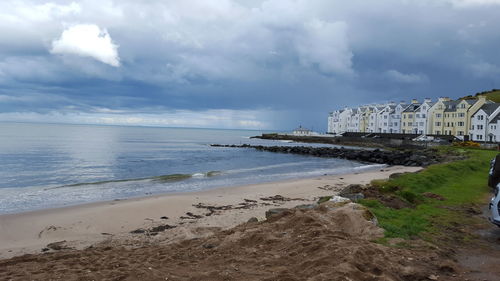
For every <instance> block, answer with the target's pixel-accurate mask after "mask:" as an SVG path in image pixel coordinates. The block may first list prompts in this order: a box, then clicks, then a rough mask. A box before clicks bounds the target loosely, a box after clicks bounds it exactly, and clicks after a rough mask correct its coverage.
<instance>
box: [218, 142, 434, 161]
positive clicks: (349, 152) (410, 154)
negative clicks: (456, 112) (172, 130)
mask: <svg viewBox="0 0 500 281" xmlns="http://www.w3.org/2000/svg"><path fill="white" fill-rule="evenodd" d="M211 146H212V147H230V148H253V149H257V150H260V151H269V152H277V153H291V154H301V155H311V156H316V157H330V158H341V159H347V160H354V161H359V162H369V163H377V164H388V165H404V166H429V165H431V164H436V163H439V162H440V159H439V157H438V154H437V153H436V151H434V150H433V149H420V150H380V149H375V150H362V149H347V148H343V147H341V148H337V147H309V146H262V145H248V144H243V145H221V144H212V145H211Z"/></svg>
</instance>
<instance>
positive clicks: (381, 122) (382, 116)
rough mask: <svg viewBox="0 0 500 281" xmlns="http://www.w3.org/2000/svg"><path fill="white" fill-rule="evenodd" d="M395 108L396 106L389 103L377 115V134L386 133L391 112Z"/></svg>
mask: <svg viewBox="0 0 500 281" xmlns="http://www.w3.org/2000/svg"><path fill="white" fill-rule="evenodd" d="M395 107H396V105H394V104H392V103H390V104H387V105H386V106H385V107H384V108H383V109H382V110H380V111H379V112H378V114H377V133H388V132H389V123H390V119H391V112H392V110H393V109H394V108H395Z"/></svg>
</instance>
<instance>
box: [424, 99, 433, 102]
mask: <svg viewBox="0 0 500 281" xmlns="http://www.w3.org/2000/svg"><path fill="white" fill-rule="evenodd" d="M424 102H432V100H431V99H430V98H425V99H424Z"/></svg>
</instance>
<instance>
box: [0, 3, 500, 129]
mask: <svg viewBox="0 0 500 281" xmlns="http://www.w3.org/2000/svg"><path fill="white" fill-rule="evenodd" d="M498 15H500V0H414V1H412V0H379V1H366V0H350V1H342V0H262V1H258V0H182V1H180V0H163V1H159V0H158V1H155V0H149V1H135V0H115V1H113V0H83V1H57V0H52V1H41V0H2V1H0V121H37V122H40V121H43V122H69V123H98V124H130V125H149V126H187V127H219V128H248V129H290V128H293V127H295V126H297V125H299V124H301V125H304V126H308V127H313V128H314V129H315V130H318V131H325V130H326V118H327V115H328V112H329V111H331V110H333V109H335V108H339V107H344V106H355V105H359V104H363V103H374V102H385V101H400V100H408V99H410V98H413V97H417V98H419V99H423V98H424V97H430V98H437V97H439V96H450V97H452V98H455V97H459V96H463V95H467V94H472V93H476V92H478V91H483V90H489V89H491V88H500V17H499V16H498Z"/></svg>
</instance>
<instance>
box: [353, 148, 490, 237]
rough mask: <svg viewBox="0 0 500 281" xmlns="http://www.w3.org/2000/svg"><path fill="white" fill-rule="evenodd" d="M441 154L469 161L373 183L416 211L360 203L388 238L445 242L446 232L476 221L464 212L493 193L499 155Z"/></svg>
mask: <svg viewBox="0 0 500 281" xmlns="http://www.w3.org/2000/svg"><path fill="white" fill-rule="evenodd" d="M439 152H440V153H444V154H449V153H455V154H457V153H460V154H465V155H467V156H468V158H467V159H466V160H459V161H455V162H451V163H443V164H437V165H433V166H430V167H428V168H427V169H425V170H424V171H422V172H419V173H413V174H405V175H403V176H400V177H398V178H395V179H391V180H387V181H376V182H373V183H372V184H373V185H374V186H375V187H376V188H379V190H381V191H382V192H383V193H387V194H390V195H393V196H397V197H399V198H401V199H402V200H405V201H407V202H409V203H412V204H413V206H414V208H403V209H392V208H389V207H386V206H384V205H383V204H382V203H380V202H379V201H377V200H373V199H365V200H361V202H360V203H361V204H363V205H365V206H367V207H368V208H369V209H370V210H371V211H372V212H373V213H374V214H375V215H376V216H377V218H378V221H379V224H380V226H381V227H382V228H384V229H385V237H386V238H395V237H400V238H404V239H410V238H415V237H420V238H424V239H426V240H435V239H438V238H445V237H442V236H443V229H453V228H456V227H457V226H461V225H464V224H471V223H472V220H473V218H472V217H471V216H470V215H467V213H466V212H464V211H463V210H466V209H467V208H470V206H473V205H474V204H483V202H482V200H484V198H485V195H486V194H487V193H488V192H489V187H488V186H487V180H488V169H489V162H490V160H491V159H492V158H493V157H494V156H495V155H496V153H497V152H495V151H489V150H481V149H464V148H453V147H443V148H440V151H439ZM425 192H431V193H434V194H438V195H440V196H442V197H444V198H445V200H444V201H440V200H438V199H434V198H428V197H425V196H424V195H423V194H424V193H425ZM455 238H456V237H454V239H455ZM460 239H468V237H466V236H463V237H460Z"/></svg>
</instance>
